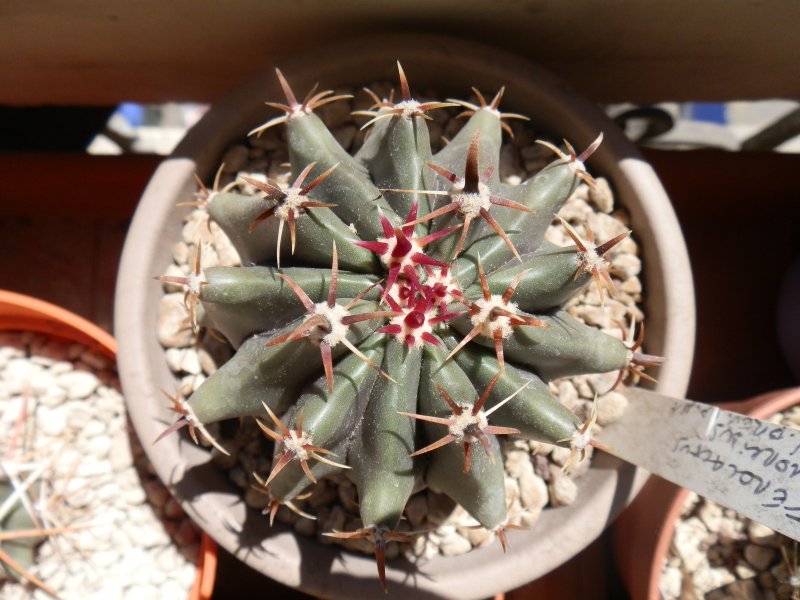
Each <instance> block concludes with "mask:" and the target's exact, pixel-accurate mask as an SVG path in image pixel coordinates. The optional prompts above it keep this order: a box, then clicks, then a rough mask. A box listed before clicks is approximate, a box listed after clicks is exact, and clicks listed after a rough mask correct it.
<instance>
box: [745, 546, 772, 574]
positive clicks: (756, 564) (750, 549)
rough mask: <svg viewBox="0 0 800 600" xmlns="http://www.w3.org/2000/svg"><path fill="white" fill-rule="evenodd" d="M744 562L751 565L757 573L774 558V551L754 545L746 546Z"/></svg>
mask: <svg viewBox="0 0 800 600" xmlns="http://www.w3.org/2000/svg"><path fill="white" fill-rule="evenodd" d="M744 558H745V560H746V561H747V562H748V563H750V564H751V565H753V568H754V569H756V570H757V571H763V570H765V569H766V568H767V567H768V566H769V565H770V564H771V563H772V562H773V561H774V560H775V558H776V556H775V551H774V550H772V549H771V548H765V547H764V546H757V545H756V544H747V545H746V546H745V547H744Z"/></svg>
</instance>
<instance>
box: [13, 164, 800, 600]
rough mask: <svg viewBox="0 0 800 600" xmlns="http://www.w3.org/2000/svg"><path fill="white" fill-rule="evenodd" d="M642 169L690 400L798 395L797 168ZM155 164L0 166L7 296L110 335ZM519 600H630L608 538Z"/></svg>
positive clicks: (248, 577) (233, 565)
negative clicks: (684, 269) (673, 281)
mask: <svg viewBox="0 0 800 600" xmlns="http://www.w3.org/2000/svg"><path fill="white" fill-rule="evenodd" d="M647 157H648V158H649V160H650V161H651V162H652V163H653V165H654V167H655V169H656V171H657V172H658V174H659V175H660V177H661V178H662V180H663V181H664V184H665V187H666V188H667V191H668V192H669V193H670V195H671V197H672V199H673V202H674V205H675V208H676V210H677V212H678V216H679V219H680V221H681V224H682V226H683V229H684V232H685V235H686V239H687V243H688V247H689V255H690V258H691V261H692V265H693V270H694V276H695V281H696V287H697V296H698V298H697V299H698V338H697V353H696V360H695V368H694V371H693V375H692V380H691V383H690V389H689V396H690V397H691V398H694V399H696V400H705V401H712V400H713V401H716V400H735V399H740V398H745V397H748V396H751V395H755V394H758V393H761V392H765V391H769V390H773V389H777V388H780V387H786V386H789V385H792V383H793V379H792V377H791V375H790V374H789V371H788V369H787V368H786V366H785V364H784V363H783V360H782V358H781V356H780V353H779V351H778V346H777V341H776V323H775V321H774V316H775V314H774V309H775V300H776V297H777V293H778V289H779V286H780V283H781V277H782V276H783V274H784V272H785V270H786V268H787V266H788V265H789V263H790V262H791V260H792V258H793V257H796V256H798V255H800V191H799V190H798V186H797V184H796V182H795V174H796V173H797V172H798V171H800V156H798V155H780V156H778V155H766V154H728V153H722V152H716V151H704V152H674V153H672V152H658V151H651V152H647ZM43 159H44V160H43ZM156 164H157V159H155V158H152V157H141V156H121V157H90V156H84V155H72V154H54V155H39V156H35V155H9V154H7V155H2V154H0V177H2V181H3V186H2V187H0V288H5V289H10V290H13V291H17V292H21V293H26V294H30V295H34V296H37V297H40V298H42V299H44V300H48V301H50V302H54V303H56V304H59V305H62V306H64V307H66V308H69V309H70V310H73V311H75V312H77V313H78V314H80V315H82V316H84V317H86V318H88V319H90V320H92V321H94V322H95V323H97V324H99V325H100V326H101V327H104V328H106V329H109V330H110V328H111V323H112V308H113V290H114V280H115V276H116V267H117V262H118V259H119V255H120V251H121V248H122V243H123V241H124V235H125V230H126V228H127V225H128V221H129V218H130V216H131V214H132V212H133V210H134V208H135V206H136V202H137V200H138V197H139V194H140V192H141V190H142V189H143V188H144V186H145V184H146V182H147V180H148V178H149V176H150V174H151V172H152V170H153V169H154V167H155V165H156ZM640 233H641V234H644V233H643V232H640ZM142 284H143V285H147V284H148V282H142ZM690 343H692V341H691V340H687V344H690ZM794 383H796V382H794ZM511 551H512V552H513V549H512V550H511ZM219 580H220V582H223V583H222V584H221V585H220V587H219V588H218V592H217V594H216V595H215V598H217V599H218V600H219V598H236V597H237V596H236V592H237V590H242V589H255V587H252V586H258V589H261V590H265V589H266V588H267V587H269V585H268V584H267V583H266V582H265V581H264V580H263V578H261V577H260V576H258V575H257V574H255V573H253V572H252V571H250V570H249V569H248V568H246V567H244V566H243V565H241V563H238V562H237V561H235V560H234V559H231V558H230V557H227V556H224V555H223V556H222V557H221V560H220V574H219ZM248 586H251V587H249V588H248ZM276 593H277V594H278V596H274V597H290V596H287V595H286V594H287V593H288V592H286V590H282V591H277V592H276ZM523 593H525V594H533V595H534V597H536V598H543V599H548V598H554V599H555V598H558V599H561V598H582V599H587V600H617V599H619V598H622V597H624V592H623V591H622V590H621V588H620V584H619V582H618V581H617V579H616V576H615V573H614V567H613V563H612V559H611V550H610V545H609V536H608V534H605V535H603V536H602V537H601V538H600V539H599V540H598V541H597V542H596V543H595V544H593V545H592V546H590V548H588V549H587V550H586V551H585V552H583V553H582V554H580V555H579V556H577V557H576V558H575V559H573V560H572V561H570V562H569V563H567V564H566V565H564V566H563V567H561V568H560V569H557V570H556V571H554V572H553V573H551V574H550V575H548V576H547V577H544V578H542V579H540V580H539V581H536V582H534V583H532V584H530V585H529V586H526V587H525V588H524V590H520V591H518V592H515V593H514V594H512V595H509V600H519V598H521V597H524V596H523ZM296 596H297V597H300V596H299V595H296Z"/></svg>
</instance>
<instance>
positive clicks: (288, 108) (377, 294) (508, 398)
mask: <svg viewBox="0 0 800 600" xmlns="http://www.w3.org/2000/svg"><path fill="white" fill-rule="evenodd" d="M398 68H399V75H400V89H401V96H402V100H401V101H400V102H396V103H395V102H393V100H392V99H391V98H390V99H388V100H382V99H380V98H379V97H378V96H377V95H375V94H374V93H372V92H369V93H370V95H371V97H372V99H373V101H374V105H373V106H372V107H371V108H370V110H368V111H361V112H360V113H359V114H362V115H365V116H367V117H368V118H369V121H368V122H367V123H366V125H365V127H368V128H370V129H369V133H368V135H367V137H366V140H365V142H364V144H363V146H362V147H361V148H360V150H358V152H357V153H356V154H355V155H350V154H348V153H347V152H346V151H345V150H344V149H343V148H342V147H341V146H340V145H339V143H338V142H337V141H336V139H335V138H334V136H333V135H332V134H331V133H330V131H329V130H328V129H327V128H326V126H325V124H324V123H323V121H322V120H321V119H320V118H319V117H318V116H317V114H316V112H315V111H316V110H317V109H318V108H319V107H321V106H323V105H325V104H328V103H330V102H334V101H336V100H338V99H340V98H342V97H343V96H337V95H334V93H333V92H331V91H325V92H320V93H317V92H316V88H315V89H314V90H312V91H311V92H310V93H309V94H308V96H307V97H306V98H305V100H303V101H302V102H298V101H297V99H296V97H295V95H294V93H293V91H292V89H291V88H290V87H289V84H288V83H287V81H286V79H285V78H284V77H283V75H282V74H281V72H280V71H277V75H278V79H279V81H280V84H281V86H282V88H283V91H284V95H285V96H286V103H285V104H277V103H272V104H270V106H272V107H274V108H277V109H278V110H280V111H281V113H282V114H280V115H279V116H277V117H275V118H273V119H271V120H270V121H268V122H267V123H265V124H264V125H262V126H261V127H258V128H256V129H254V130H253V131H252V132H251V134H253V135H261V133H262V132H264V131H265V130H267V129H269V128H271V127H274V126H277V125H281V126H285V128H286V139H287V144H288V150H289V157H290V161H291V169H292V175H293V178H294V179H293V183H292V184H291V185H290V186H288V188H286V187H283V186H281V185H280V184H279V183H278V182H276V181H274V180H272V179H270V178H264V179H261V178H259V179H255V178H247V179H246V181H247V182H248V183H249V184H251V185H252V186H254V187H255V188H256V193H255V194H254V195H247V194H241V193H234V192H232V191H231V188H230V187H226V188H223V189H222V190H218V184H217V183H215V185H214V189H213V191H209V190H208V189H206V188H205V186H202V187H201V195H202V198H201V200H202V202H203V203H204V204H205V206H206V208H207V210H208V212H209V215H210V218H211V219H212V220H213V221H215V222H216V223H217V224H218V225H219V226H220V228H221V229H222V230H223V231H224V232H225V233H226V234H227V235H228V237H229V238H230V240H231V241H232V242H233V244H234V246H235V247H236V250H237V251H238V253H239V255H240V257H241V259H242V263H243V265H245V266H242V267H212V268H208V269H202V268H201V263H200V259H199V247H198V258H197V260H196V262H195V264H194V268H193V270H192V272H191V273H190V274H189V275H188V276H186V277H185V278H180V277H161V278H159V279H161V280H162V281H166V282H168V283H171V284H180V285H183V286H184V289H185V300H186V304H187V306H189V307H191V309H192V321H193V322H194V320H195V311H197V312H199V313H201V317H202V323H203V324H204V325H206V326H208V327H210V328H213V329H215V330H217V331H219V332H220V333H221V334H222V335H224V336H225V338H226V339H227V340H228V342H230V344H231V345H232V346H233V347H235V348H236V353H235V355H234V356H233V357H232V358H231V359H230V360H229V361H228V362H227V363H225V364H224V365H223V366H222V367H221V368H220V369H219V370H217V371H216V372H215V373H213V374H212V375H211V376H210V377H209V378H208V379H207V380H206V381H205V382H204V383H203V385H202V386H200V387H199V388H198V389H197V390H196V391H194V392H193V393H192V395H191V396H190V397H189V398H188V399H186V400H182V399H177V398H176V399H172V403H173V408H172V409H173V410H174V411H175V412H176V413H178V414H179V420H178V422H177V423H176V424H175V425H173V427H171V428H170V429H169V431H173V430H174V429H177V428H179V427H180V426H182V425H184V424H187V425H189V427H190V429H191V432H192V434H193V435H194V434H195V431H196V430H198V429H199V430H200V431H201V433H202V434H203V435H204V436H208V435H209V433H208V431H207V430H206V429H205V426H206V425H208V424H209V423H212V422H216V421H220V420H223V419H230V418H234V417H256V418H259V417H260V418H262V419H263V418H264V417H265V416H268V417H269V419H270V420H271V424H268V423H267V422H263V421H260V420H259V422H258V423H259V426H260V427H261V429H262V430H263V432H264V434H265V435H266V436H268V437H269V438H270V439H272V440H274V441H275V453H274V459H273V467H272V470H271V472H269V473H254V474H253V475H254V477H255V478H256V480H257V481H259V482H260V484H261V485H262V486H263V487H264V488H266V489H265V490H264V492H265V493H266V494H268V495H269V498H270V505H269V506H268V509H267V511H269V512H270V514H271V518H273V517H274V515H275V511H276V510H277V508H278V506H280V505H286V506H288V507H290V508H293V509H294V508H295V507H294V505H293V500H295V499H296V498H297V497H298V495H300V494H302V493H303V492H304V490H305V489H306V488H307V487H308V486H309V485H312V484H313V483H315V482H316V481H317V480H319V479H320V478H323V477H326V476H328V475H330V474H332V473H337V472H339V473H340V472H343V470H346V473H347V475H348V476H349V477H351V478H352V480H353V482H354V483H355V486H356V488H357V491H358V506H359V510H360V514H361V521H362V524H363V527H362V528H361V529H358V530H356V531H347V532H336V531H334V532H330V535H332V536H334V537H340V538H354V537H356V538H359V537H360V538H366V539H368V540H371V541H372V542H373V543H374V544H375V554H376V557H377V560H378V569H379V574H380V578H381V581H382V584H383V585H384V588H385V577H384V564H383V562H384V550H385V544H386V542H387V540H393V539H406V536H405V535H404V534H401V533H399V532H397V531H396V527H397V525H398V521H399V519H400V518H401V515H402V514H403V510H404V507H405V504H406V502H407V500H408V498H409V497H410V495H411V494H412V491H413V490H415V489H417V488H418V485H419V484H420V483H424V484H427V485H428V486H430V487H432V488H434V489H436V490H439V491H441V492H443V493H445V494H447V495H449V496H450V497H452V498H453V499H454V500H455V501H457V502H458V503H460V504H461V505H462V506H463V507H464V508H465V509H466V510H467V511H468V512H469V513H470V514H471V515H472V516H473V517H474V518H475V520H477V522H478V523H480V525H482V526H483V527H485V528H487V529H490V530H493V531H496V532H498V533H499V537H500V539H501V541H503V542H504V544H505V535H504V530H505V528H506V527H509V526H510V525H509V523H508V519H507V514H506V497H505V489H504V484H503V464H502V460H498V456H499V455H500V453H499V444H498V441H497V439H496V436H497V435H499V434H513V435H517V436H522V437H523V438H526V439H531V440H538V441H542V442H546V443H550V444H555V445H559V446H563V447H565V448H570V449H571V451H572V453H573V454H574V455H577V454H579V453H581V454H582V453H583V452H584V451H585V448H586V446H587V445H589V444H591V443H592V441H591V424H592V423H593V417H592V418H591V419H587V421H586V422H582V421H581V420H580V419H579V418H578V417H577V416H576V415H575V414H573V413H572V412H571V411H570V410H568V409H567V408H566V407H565V406H564V405H562V404H561V403H559V402H558V401H557V400H556V399H555V398H554V397H553V396H552V395H551V394H550V391H549V389H548V385H547V383H548V382H549V381H550V380H552V379H555V378H559V377H563V376H567V375H576V374H583V373H604V372H609V371H617V370H618V371H620V373H625V372H628V371H630V370H634V371H637V372H638V371H640V370H641V368H642V367H643V366H646V365H652V364H657V363H658V362H659V360H658V359H657V358H656V357H651V356H647V355H642V354H639V353H638V352H637V350H638V349H639V347H640V346H641V340H640V339H638V340H636V341H633V340H627V341H626V340H620V339H618V338H616V337H614V336H611V335H607V334H606V333H603V332H602V331H600V330H598V329H595V328H593V327H590V326H588V325H585V324H583V323H581V322H579V321H577V320H576V319H574V318H572V317H571V316H570V315H569V314H568V313H567V312H566V311H565V310H564V309H563V305H564V304H565V303H566V302H567V301H568V300H569V299H570V298H572V297H573V296H574V295H575V294H576V292H578V291H579V290H581V289H582V288H583V287H585V286H586V285H587V284H589V283H592V282H593V281H594V282H596V285H597V287H598V291H599V292H600V293H601V296H602V292H603V289H604V288H605V290H606V291H609V292H613V291H614V285H613V283H612V281H611V279H610V277H609V273H608V267H609V263H608V260H607V254H608V252H609V251H610V250H611V249H612V247H613V246H615V245H616V244H617V243H618V242H620V241H621V240H622V239H624V237H625V236H626V235H627V234H623V235H621V236H617V237H616V238H613V239H612V240H609V241H607V242H605V243H601V244H598V245H595V244H594V240H593V239H591V238H590V239H589V240H588V241H584V240H582V239H581V238H580V237H578V235H577V233H575V232H574V231H573V230H572V229H568V230H567V231H568V232H569V235H570V236H571V237H572V239H573V240H574V242H575V246H574V247H568V248H558V247H555V246H554V245H553V244H550V243H548V242H544V241H543V240H544V233H545V230H546V229H547V227H548V225H550V223H551V222H552V221H553V219H554V215H555V214H556V213H557V212H558V211H559V209H560V207H561V206H562V205H563V203H564V202H565V201H566V200H567V198H568V197H569V196H570V195H571V194H572V193H573V192H574V191H575V189H576V188H577V186H578V184H579V183H580V182H581V181H585V182H587V183H589V184H590V185H593V184H594V179H593V178H592V177H591V176H590V175H589V174H588V173H587V172H586V169H585V166H584V161H586V160H587V159H588V158H589V156H590V155H591V153H592V152H593V151H594V150H595V149H596V147H597V146H598V145H599V143H600V139H601V136H600V137H598V139H597V141H596V142H595V143H593V144H592V145H591V146H590V147H589V148H587V149H586V150H585V151H584V152H582V153H580V154H576V152H575V151H574V150H573V149H572V147H571V146H570V145H569V144H566V152H564V151H562V150H561V149H559V148H556V147H555V146H552V145H550V144H548V146H549V147H551V148H552V149H553V150H554V152H555V154H556V156H555V158H554V160H553V161H552V162H551V163H550V164H548V165H547V166H546V167H545V168H544V169H542V170H541V171H540V172H539V173H538V174H537V175H536V176H534V177H533V178H531V179H530V180H528V181H525V182H523V183H521V184H519V185H510V184H506V183H502V182H501V181H500V179H499V176H498V171H499V156H500V146H501V137H502V135H503V131H506V132H508V133H511V129H510V128H509V127H508V124H507V123H506V122H505V119H507V118H524V117H522V116H521V115H517V114H507V113H502V112H500V110H499V104H500V100H501V98H502V96H503V91H504V90H503V89H501V90H500V91H499V92H498V93H497V95H496V96H495V97H494V99H493V100H492V101H491V102H488V103H487V102H486V100H485V99H484V97H483V96H482V95H481V94H480V92H478V91H477V90H475V93H476V95H477V98H478V104H472V103H470V102H465V101H460V100H452V101H447V102H418V101H416V100H414V99H413V98H412V96H411V92H410V87H409V85H408V82H407V80H406V78H405V74H404V73H403V70H402V68H401V67H399V64H398ZM445 106H461V107H463V108H464V109H465V112H464V113H463V115H462V116H463V117H464V119H465V124H464V126H463V128H462V129H461V131H460V132H459V133H458V134H457V135H456V136H455V137H453V139H451V140H450V141H449V143H448V144H447V145H446V146H445V147H444V148H443V149H442V150H441V151H439V152H438V153H436V154H433V153H432V151H431V147H430V142H429V133H428V129H427V125H426V121H427V120H429V119H430V118H431V117H430V114H429V113H430V112H431V111H433V110H436V109H439V108H442V107H445ZM285 228H288V229H289V236H288V237H287V236H285V235H284V229H285ZM587 237H588V236H587ZM287 263H290V264H291V266H286V264H287ZM272 426H274V428H275V429H272V428H271V427H272ZM443 426H444V427H443ZM476 446H479V447H476ZM311 459H314V460H313V461H312V460H311ZM573 459H575V456H572V457H571V460H570V463H571V462H573ZM415 486H417V488H415ZM267 511H265V512H267Z"/></svg>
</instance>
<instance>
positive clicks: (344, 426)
mask: <svg viewBox="0 0 800 600" xmlns="http://www.w3.org/2000/svg"><path fill="white" fill-rule="evenodd" d="M361 350H362V351H363V352H364V354H365V355H366V356H367V358H369V359H370V360H371V361H373V362H376V363H381V362H383V356H384V354H385V351H386V340H385V339H384V337H383V336H382V335H373V336H371V337H370V338H367V340H365V341H364V343H363V344H361ZM334 374H335V377H336V381H337V384H338V385H336V386H335V387H334V388H333V391H332V392H329V391H328V390H327V389H326V387H325V378H324V377H322V378H320V379H319V380H317V381H316V382H315V383H314V384H313V385H312V387H311V389H309V390H307V391H305V392H304V393H303V394H302V395H301V396H300V397H299V398H298V399H297V402H296V403H295V404H293V405H292V406H291V407H290V408H289V409H288V410H287V411H286V413H285V415H284V418H283V420H284V421H286V423H287V425H288V426H289V427H291V428H295V427H297V423H298V418H299V416H300V415H302V417H303V429H304V430H305V431H308V432H309V433H310V434H311V435H312V436H313V441H314V444H315V445H318V446H321V447H324V448H330V449H331V450H332V451H333V452H335V453H336V455H337V456H341V457H343V456H345V453H346V452H347V450H348V449H349V447H350V446H351V445H352V444H353V442H354V439H355V431H356V428H357V425H358V423H359V421H360V419H361V417H362V415H363V414H364V410H365V408H366V406H367V403H368V402H369V400H370V397H371V392H372V389H373V387H374V386H375V380H376V379H378V373H377V372H376V371H375V369H372V368H371V367H370V366H369V365H368V364H366V363H365V362H364V361H363V360H361V359H360V358H358V357H357V356H355V355H354V354H351V355H349V356H346V357H344V358H343V359H342V360H341V361H340V362H339V363H338V364H337V365H336V368H335V370H334ZM275 450H276V455H278V454H280V452H281V451H282V448H281V446H280V445H277V446H276V448H275ZM336 471H337V468H336V467H333V466H331V465H329V464H326V463H322V462H317V463H316V464H314V465H313V466H312V467H311V472H312V473H313V474H314V477H315V478H316V479H318V480H319V479H322V478H323V477H325V476H327V475H329V474H331V473H334V472H336ZM310 483H311V482H310V481H309V480H308V478H307V477H306V475H305V473H303V471H302V469H301V468H300V467H299V466H298V465H297V464H296V463H292V464H289V465H287V467H286V468H285V469H283V471H281V473H280V474H279V475H277V476H276V477H275V479H274V480H273V482H272V485H271V486H270V492H271V493H272V495H273V496H274V497H275V498H278V499H279V500H281V501H285V500H291V499H293V498H294V497H295V496H297V495H298V494H300V493H301V492H303V491H304V490H305V489H306V488H307V487H308V486H309V485H310Z"/></svg>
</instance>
